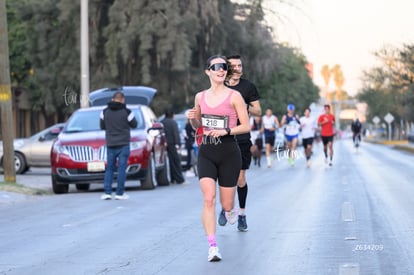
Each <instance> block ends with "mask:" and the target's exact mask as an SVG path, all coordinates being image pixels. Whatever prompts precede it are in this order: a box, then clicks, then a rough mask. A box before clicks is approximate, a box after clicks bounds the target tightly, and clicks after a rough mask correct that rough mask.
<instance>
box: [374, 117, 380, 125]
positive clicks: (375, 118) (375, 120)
mask: <svg viewBox="0 0 414 275" xmlns="http://www.w3.org/2000/svg"><path fill="white" fill-rule="evenodd" d="M380 121H381V119H380V118H379V117H377V116H374V117H373V118H372V122H374V124H378V123H380Z"/></svg>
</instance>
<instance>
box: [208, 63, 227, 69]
mask: <svg viewBox="0 0 414 275" xmlns="http://www.w3.org/2000/svg"><path fill="white" fill-rule="evenodd" d="M208 69H209V70H212V71H218V70H220V69H223V71H227V70H228V66H227V63H216V64H212V65H210V67H208Z"/></svg>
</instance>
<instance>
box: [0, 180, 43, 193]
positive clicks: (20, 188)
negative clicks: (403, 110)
mask: <svg viewBox="0 0 414 275" xmlns="http://www.w3.org/2000/svg"><path fill="white" fill-rule="evenodd" d="M0 191H7V192H14V193H19V194H25V195H50V194H51V192H50V191H47V190H43V189H38V188H31V187H27V186H24V185H21V184H19V183H12V182H0Z"/></svg>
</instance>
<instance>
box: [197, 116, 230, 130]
mask: <svg viewBox="0 0 414 275" xmlns="http://www.w3.org/2000/svg"><path fill="white" fill-rule="evenodd" d="M201 125H203V127H204V128H207V129H225V128H228V127H229V117H228V116H216V115H206V114H203V115H201Z"/></svg>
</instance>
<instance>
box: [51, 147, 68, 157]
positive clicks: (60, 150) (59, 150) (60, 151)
mask: <svg viewBox="0 0 414 275" xmlns="http://www.w3.org/2000/svg"><path fill="white" fill-rule="evenodd" d="M53 151H54V152H55V153H57V154H65V155H69V151H68V149H67V148H66V146H60V145H55V146H53Z"/></svg>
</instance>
